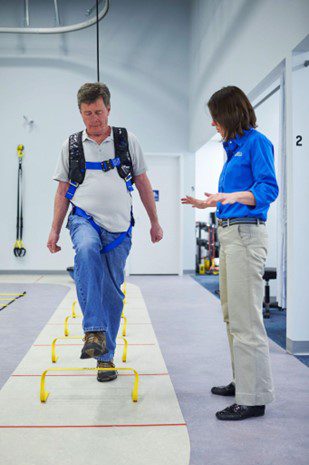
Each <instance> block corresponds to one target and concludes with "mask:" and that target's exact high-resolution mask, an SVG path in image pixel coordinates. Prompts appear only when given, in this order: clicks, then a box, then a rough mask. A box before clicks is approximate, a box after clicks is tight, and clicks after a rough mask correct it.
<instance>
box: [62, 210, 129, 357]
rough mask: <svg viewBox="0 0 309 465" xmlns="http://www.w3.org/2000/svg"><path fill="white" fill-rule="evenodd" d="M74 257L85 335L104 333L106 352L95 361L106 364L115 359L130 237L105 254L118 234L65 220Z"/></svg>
mask: <svg viewBox="0 0 309 465" xmlns="http://www.w3.org/2000/svg"><path fill="white" fill-rule="evenodd" d="M67 227H68V229H69V230H70V235H71V239H72V242H73V248H74V250H75V258H74V280H75V284H76V290H77V297H78V301H79V304H80V307H81V309H82V312H83V330H84V332H85V333H86V332H93V331H105V332H106V347H107V350H108V353H106V354H104V355H102V356H100V357H98V358H97V359H98V360H104V361H109V360H112V359H113V357H114V353H115V349H116V338H117V334H118V330H119V326H120V320H121V313H122V308H123V299H124V294H123V292H122V291H121V287H120V286H121V284H122V283H123V281H124V267H125V264H126V259H127V257H128V255H129V252H130V248H131V237H129V236H126V238H125V239H124V241H123V242H122V243H121V244H120V245H119V246H118V247H116V248H115V249H113V250H111V251H110V252H108V253H106V254H100V250H101V249H102V246H104V245H107V244H109V243H110V242H112V241H113V240H114V239H116V237H118V236H119V234H120V233H110V232H108V231H106V229H104V228H101V231H100V235H99V234H98V232H97V231H96V230H95V229H94V228H93V226H91V224H90V223H89V222H88V221H87V220H86V219H85V218H82V217H80V216H77V215H72V214H71V215H70V216H69V219H68V225H67Z"/></svg>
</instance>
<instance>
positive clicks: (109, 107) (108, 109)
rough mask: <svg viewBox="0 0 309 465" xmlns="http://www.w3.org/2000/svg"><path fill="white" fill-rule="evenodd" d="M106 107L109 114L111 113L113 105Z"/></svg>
mask: <svg viewBox="0 0 309 465" xmlns="http://www.w3.org/2000/svg"><path fill="white" fill-rule="evenodd" d="M106 108H107V112H108V114H109V113H110V111H111V106H110V105H107V107H106Z"/></svg>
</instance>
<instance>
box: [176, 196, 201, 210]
mask: <svg viewBox="0 0 309 465" xmlns="http://www.w3.org/2000/svg"><path fill="white" fill-rule="evenodd" d="M181 203H182V204H184V205H192V208H207V207H208V205H206V203H207V201H206V200H199V199H195V198H194V197H190V196H189V195H186V197H183V198H182V199H181Z"/></svg>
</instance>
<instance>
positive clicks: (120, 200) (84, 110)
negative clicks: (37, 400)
mask: <svg viewBox="0 0 309 465" xmlns="http://www.w3.org/2000/svg"><path fill="white" fill-rule="evenodd" d="M77 99H78V106H79V110H80V113H81V117H82V119H83V122H84V124H85V126H86V129H85V130H84V131H83V132H82V133H79V134H75V135H72V136H70V138H69V139H68V140H66V141H65V143H64V145H63V147H62V152H61V156H60V158H59V161H58V165H57V168H56V172H55V175H54V179H55V180H56V181H58V182H59V184H58V189H57V192H56V196H55V203H54V218H53V222H52V227H51V231H50V234H49V238H48V243H47V247H48V248H49V250H50V252H51V253H56V252H59V251H60V250H61V247H59V246H58V244H57V243H58V240H59V236H60V231H61V227H62V224H63V221H64V218H65V216H66V213H67V210H68V207H69V203H70V201H71V203H72V205H73V208H72V211H71V213H70V215H69V219H68V224H67V228H68V229H69V231H70V235H71V239H72V243H73V247H74V250H75V259H74V279H75V283H76V290H77V296H78V300H79V304H80V307H81V309H82V312H83V329H84V333H85V338H84V341H85V344H84V347H83V349H82V353H81V358H96V359H97V366H98V367H99V368H112V369H111V370H110V371H108V370H107V371H98V375H97V379H98V381H111V380H113V379H116V378H117V372H116V371H115V370H113V369H114V368H115V365H114V363H113V357H114V353H115V348H116V338H117V334H118V330H119V325H120V319H121V313H122V307H123V297H124V295H123V293H122V291H121V284H122V283H123V281H124V267H125V263H126V259H127V257H128V254H129V251H130V248H131V236H132V233H131V230H132V226H133V224H134V220H133V215H132V197H131V191H132V190H133V188H132V184H131V181H134V182H135V186H136V188H137V189H138V191H139V195H140V197H141V200H142V202H143V205H144V207H145V209H146V211H147V214H148V216H149V220H150V223H151V229H150V236H151V240H152V242H153V243H155V242H158V241H160V240H161V239H162V237H163V231H162V229H161V227H160V224H159V221H158V217H157V212H156V207H155V202H154V196H153V191H152V187H151V184H150V182H149V179H148V177H147V174H146V169H147V167H146V164H145V161H144V157H143V153H142V150H141V147H140V145H139V142H138V140H137V138H136V137H135V136H134V135H133V134H131V133H128V134H127V132H126V130H125V129H123V128H111V127H110V126H109V124H108V117H109V113H110V108H111V106H110V92H109V89H108V87H107V86H106V85H105V84H101V83H88V84H84V85H83V86H82V87H81V88H80V89H79V91H78V94H77ZM115 148H116V152H117V153H115ZM131 178H133V179H131Z"/></svg>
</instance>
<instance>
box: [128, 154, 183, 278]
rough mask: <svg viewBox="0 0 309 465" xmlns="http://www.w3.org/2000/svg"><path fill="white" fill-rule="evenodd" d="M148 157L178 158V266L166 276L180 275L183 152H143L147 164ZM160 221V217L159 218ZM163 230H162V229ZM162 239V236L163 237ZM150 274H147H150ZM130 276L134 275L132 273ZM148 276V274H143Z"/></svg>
mask: <svg viewBox="0 0 309 465" xmlns="http://www.w3.org/2000/svg"><path fill="white" fill-rule="evenodd" d="M148 157H165V158H167V157H169V158H177V159H178V167H179V179H178V188H179V227H180V231H179V250H178V253H179V267H178V273H177V274H176V275H173V274H169V275H166V276H182V275H183V226H184V225H183V208H182V204H181V202H180V198H181V195H182V192H183V185H184V179H183V177H184V166H183V165H184V160H183V154H182V153H178V152H145V160H146V164H147V158H148ZM159 221H160V218H159ZM163 232H164V231H163ZM163 240H164V238H163ZM125 274H126V276H130V275H131V272H130V255H129V257H128V261H127V265H126V272H125ZM150 275H151V274H149V276H150ZM132 276H136V275H134V274H132ZM144 276H148V275H144ZM154 276H164V274H162V275H160V274H156V275H154Z"/></svg>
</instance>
